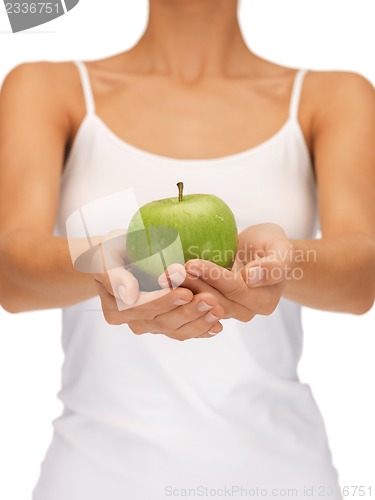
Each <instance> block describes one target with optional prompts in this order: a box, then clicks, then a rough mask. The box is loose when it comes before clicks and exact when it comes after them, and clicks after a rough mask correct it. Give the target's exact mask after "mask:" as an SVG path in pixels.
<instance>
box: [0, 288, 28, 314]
mask: <svg viewBox="0 0 375 500" xmlns="http://www.w3.org/2000/svg"><path fill="white" fill-rule="evenodd" d="M0 305H1V307H2V308H3V309H4V311H6V312H8V313H10V314H17V313H20V312H24V310H23V309H22V308H21V307H19V306H20V304H19V302H18V301H16V300H12V298H11V297H10V296H9V294H6V295H5V294H2V293H0Z"/></svg>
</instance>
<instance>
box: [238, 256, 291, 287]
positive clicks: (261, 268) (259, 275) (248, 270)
mask: <svg viewBox="0 0 375 500" xmlns="http://www.w3.org/2000/svg"><path fill="white" fill-rule="evenodd" d="M290 271H291V268H290V266H288V264H287V263H285V262H282V261H280V260H272V259H269V258H267V257H264V258H262V259H259V260H255V261H252V262H249V263H248V264H246V266H245V267H244V268H243V269H242V271H241V275H242V278H243V280H244V282H245V283H246V284H247V286H249V287H252V288H256V287H262V286H270V285H276V284H278V283H283V282H284V281H285V280H286V279H287V277H288V274H289V273H290Z"/></svg>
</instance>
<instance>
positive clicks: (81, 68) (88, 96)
mask: <svg viewBox="0 0 375 500" xmlns="http://www.w3.org/2000/svg"><path fill="white" fill-rule="evenodd" d="M73 63H74V64H75V65H76V67H77V68H78V72H79V76H80V79H81V85H82V90H83V96H84V99H85V105H86V112H87V113H95V100H94V94H93V92H92V88H91V83H90V76H89V72H88V71H87V67H86V65H85V63H84V62H83V61H73Z"/></svg>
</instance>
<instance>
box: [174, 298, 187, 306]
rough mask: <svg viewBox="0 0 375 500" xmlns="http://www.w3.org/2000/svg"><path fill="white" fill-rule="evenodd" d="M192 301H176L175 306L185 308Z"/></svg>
mask: <svg viewBox="0 0 375 500" xmlns="http://www.w3.org/2000/svg"><path fill="white" fill-rule="evenodd" d="M189 302H190V300H182V299H176V300H174V301H173V304H174V305H175V306H184V305H185V304H189Z"/></svg>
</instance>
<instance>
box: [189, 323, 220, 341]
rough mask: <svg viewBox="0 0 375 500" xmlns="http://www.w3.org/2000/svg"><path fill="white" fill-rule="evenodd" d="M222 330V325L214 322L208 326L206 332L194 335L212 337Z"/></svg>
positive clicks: (199, 337)
mask: <svg viewBox="0 0 375 500" xmlns="http://www.w3.org/2000/svg"><path fill="white" fill-rule="evenodd" d="M223 330H224V327H223V325H222V324H221V323H220V321H219V322H217V323H215V324H214V325H212V326H211V327H210V329H209V330H208V331H207V332H206V333H202V334H201V335H198V337H196V338H197V339H201V338H203V339H210V338H211V339H212V338H213V337H215V336H216V335H217V334H218V333H220V332H222V331H223Z"/></svg>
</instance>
